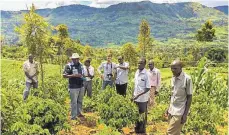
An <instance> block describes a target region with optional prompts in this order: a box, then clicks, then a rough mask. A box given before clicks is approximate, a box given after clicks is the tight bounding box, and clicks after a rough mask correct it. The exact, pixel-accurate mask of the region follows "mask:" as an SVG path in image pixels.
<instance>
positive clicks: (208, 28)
mask: <svg viewBox="0 0 229 135" xmlns="http://www.w3.org/2000/svg"><path fill="white" fill-rule="evenodd" d="M195 37H196V39H197V41H206V42H212V41H213V39H214V38H215V29H214V28H213V24H212V22H211V21H210V20H208V21H206V22H205V24H204V25H203V26H202V28H201V29H199V30H198V31H197V34H196V36H195Z"/></svg>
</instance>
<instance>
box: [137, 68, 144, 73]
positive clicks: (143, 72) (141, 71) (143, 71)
mask: <svg viewBox="0 0 229 135" xmlns="http://www.w3.org/2000/svg"><path fill="white" fill-rule="evenodd" d="M145 73H146V69H145V68H144V69H143V70H142V71H141V72H140V70H139V69H138V74H145Z"/></svg>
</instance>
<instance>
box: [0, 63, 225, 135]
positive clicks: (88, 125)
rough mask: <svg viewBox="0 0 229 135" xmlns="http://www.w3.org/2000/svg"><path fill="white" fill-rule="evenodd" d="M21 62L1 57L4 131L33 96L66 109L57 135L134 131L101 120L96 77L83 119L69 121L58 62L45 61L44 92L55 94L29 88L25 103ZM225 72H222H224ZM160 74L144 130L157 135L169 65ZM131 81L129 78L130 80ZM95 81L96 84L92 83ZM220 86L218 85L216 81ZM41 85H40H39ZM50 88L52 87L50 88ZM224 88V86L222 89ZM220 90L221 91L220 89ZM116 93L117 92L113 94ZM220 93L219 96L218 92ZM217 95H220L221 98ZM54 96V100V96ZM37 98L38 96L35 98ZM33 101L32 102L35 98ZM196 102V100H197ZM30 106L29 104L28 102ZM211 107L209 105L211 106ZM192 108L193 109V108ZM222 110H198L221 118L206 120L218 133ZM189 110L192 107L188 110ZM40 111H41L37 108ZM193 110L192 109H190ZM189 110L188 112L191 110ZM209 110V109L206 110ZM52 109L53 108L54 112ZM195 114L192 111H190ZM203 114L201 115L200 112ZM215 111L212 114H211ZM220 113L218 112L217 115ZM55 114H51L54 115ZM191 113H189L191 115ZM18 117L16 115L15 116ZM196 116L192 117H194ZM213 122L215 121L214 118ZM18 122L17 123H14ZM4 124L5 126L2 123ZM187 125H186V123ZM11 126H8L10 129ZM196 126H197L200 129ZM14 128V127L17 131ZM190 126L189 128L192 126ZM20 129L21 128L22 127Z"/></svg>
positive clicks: (162, 124) (162, 121)
mask: <svg viewBox="0 0 229 135" xmlns="http://www.w3.org/2000/svg"><path fill="white" fill-rule="evenodd" d="M22 64H23V62H22V61H15V60H7V59H2V60H1V70H2V95H1V98H2V111H3V112H2V113H3V116H7V119H4V120H5V121H3V123H4V125H3V130H5V131H7V128H9V126H11V125H12V123H10V122H11V121H10V120H11V119H13V120H18V121H19V120H20V118H19V117H20V115H18V116H17V111H16V110H21V109H22V110H23V109H26V108H22V107H24V106H26V104H30V102H34V101H33V100H35V99H36V98H41V99H44V100H46V98H49V100H51V99H52V100H54V102H55V103H58V104H60V106H62V107H63V108H62V109H63V111H64V112H65V113H64V114H62V115H63V116H62V117H63V121H62V122H63V123H62V124H63V125H66V128H64V129H63V130H61V131H59V132H58V134H61V135H65V134H69V135H78V134H79V135H87V134H99V135H105V134H108V133H112V134H134V130H133V127H134V124H133V123H132V124H130V125H129V126H127V127H122V128H120V129H118V130H117V129H116V128H114V127H112V126H109V125H106V124H105V123H104V120H102V119H101V118H100V115H99V114H100V113H101V112H99V111H98V110H97V107H96V106H99V104H103V103H96V104H95V103H93V102H96V101H98V99H97V97H100V96H101V91H100V88H101V82H100V80H99V78H97V77H96V78H95V80H94V84H93V98H92V99H89V98H88V97H86V96H85V97H84V105H83V106H84V107H83V109H84V114H85V116H86V120H74V121H71V120H70V110H69V106H70V105H69V102H70V99H69V95H68V91H67V81H66V79H64V78H62V76H61V74H60V69H59V68H60V67H59V66H58V65H52V64H45V71H44V72H45V80H46V81H45V83H47V84H48V85H52V86H48V85H45V86H47V87H48V88H47V89H46V90H47V92H49V91H48V90H50V92H52V93H54V92H56V94H54V95H49V94H48V95H49V96H48V95H46V97H45V92H44V93H43V94H42V93H39V91H42V90H41V89H40V88H39V89H38V90H36V91H38V93H39V96H38V97H37V96H33V94H34V90H33V89H32V92H31V94H30V97H29V99H28V101H27V102H26V103H23V100H22V93H23V89H24V88H25V86H24V73H23V72H22ZM192 70H194V68H193V69H192V68H191V70H190V69H189V70H187V69H185V71H187V72H188V73H191V72H192ZM210 70H217V68H213V69H210ZM218 74H220V76H221V75H222V77H224V82H221V83H225V84H226V82H227V78H226V75H225V74H227V73H218ZM223 74H224V75H223ZM161 75H162V84H163V86H162V89H161V92H160V95H159V96H158V97H157V99H156V101H157V104H156V105H155V106H154V108H152V109H151V110H148V112H149V115H148V124H147V133H148V134H158V135H163V134H165V133H166V129H167V126H168V124H167V118H165V117H164V116H163V113H164V111H165V109H166V107H167V106H168V100H167V99H168V93H169V83H168V82H169V79H170V77H171V72H170V69H169V68H163V69H161ZM131 78H132V76H130V77H129V79H130V80H131ZM130 82H131V81H130ZM95 83H96V84H95ZM132 85H133V83H132V82H131V83H130V84H129V87H128V92H129V94H128V95H130V93H131V89H132V88H133V86H132ZM217 85H220V86H221V84H217ZM39 87H41V86H39ZM51 87H53V88H51ZM54 89H58V90H56V91H55V90H54ZM225 90H226V89H225ZM105 91H114V89H106V90H105ZM222 92H223V91H222ZM223 93H224V94H227V91H226V92H223ZM9 94H11V96H12V95H15V97H14V98H13V99H9ZM57 94H61V95H57ZM114 96H117V95H114ZM193 96H194V100H193V101H194V102H195V96H197V95H195V93H194V95H193ZM221 96H222V95H221ZM221 96H220V97H221ZM128 97H129V96H127V97H126V98H128ZM55 98H56V99H55ZM36 100H38V99H36ZM36 100H35V101H36ZM55 100H60V101H55ZM196 102H198V101H196ZM218 102H222V101H218ZM37 104H38V106H40V105H41V106H42V102H41V103H37ZM198 104H201V103H197V104H195V103H193V106H192V107H191V108H193V109H197V108H198ZM30 105H31V104H30ZM215 105H217V104H216V102H215V103H213V104H212V106H215ZM10 106H12V107H13V108H11V107H10ZM210 106H211V105H210ZM7 107H10V108H11V109H13V110H15V111H12V112H9V111H7V110H6V109H7ZM194 107H195V108H194ZM198 109H201V106H199V108H198ZM203 109H205V110H206V109H207V108H203ZM220 109H221V111H218V110H211V112H205V111H203V112H200V114H199V115H200V116H201V115H203V114H204V115H208V116H209V117H210V116H214V115H217V117H218V119H221V120H222V121H219V122H217V123H216V124H214V125H215V126H214V125H213V124H212V123H208V124H209V125H211V124H212V126H213V127H214V128H215V130H216V131H217V134H220V135H221V134H227V129H228V126H227V120H228V113H227V109H226V108H224V107H220ZM191 110H192V109H191ZM40 111H41V110H40ZM192 111H194V110H192ZM192 111H191V113H192ZM206 111H209V110H206ZM54 112H55V111H54ZM58 112H59V111H56V112H55V113H56V114H55V115H58ZM193 113H194V112H193ZM202 113H203V114H202ZM213 113H215V114H213ZM218 113H220V114H221V115H220V116H219V114H218ZM9 114H10V115H9ZM53 115H54V114H53ZM191 116H192V115H191ZM191 116H189V118H188V123H187V124H190V125H192V124H193V122H194V121H193V118H192V117H191ZM17 117H18V118H17ZM36 117H38V116H36ZM195 119H197V118H194V120H195ZM207 120H209V121H212V122H214V121H213V120H214V119H211V118H204V120H203V122H202V123H201V124H206V121H207ZM215 121H216V120H215ZM16 123H17V122H16ZM5 124H6V125H5ZM187 124H186V125H187ZM186 125H185V128H184V129H188V128H191V127H189V125H187V128H186ZM7 126H8V127H7ZM20 126H21V125H20V124H19V125H17V126H13V127H14V128H16V129H18V128H19V129H20V128H23V127H20ZM199 126H200V127H204V126H203V125H199ZM13 127H11V128H13ZM200 127H199V128H200ZM16 129H14V130H16ZM191 129H192V128H191ZM21 130H22V129H21ZM208 130H210V129H196V132H195V131H191V132H190V131H184V133H185V134H193V133H195V134H198V132H199V134H211V133H210V132H211V131H208Z"/></svg>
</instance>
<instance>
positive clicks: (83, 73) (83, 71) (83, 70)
mask: <svg viewBox="0 0 229 135" xmlns="http://www.w3.org/2000/svg"><path fill="white" fill-rule="evenodd" d="M81 69H82V75H85V72H86V71H85V69H84V66H83V65H81Z"/></svg>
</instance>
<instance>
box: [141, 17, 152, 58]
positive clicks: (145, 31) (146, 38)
mask: <svg viewBox="0 0 229 135" xmlns="http://www.w3.org/2000/svg"><path fill="white" fill-rule="evenodd" d="M149 44H150V26H149V23H148V22H147V21H146V20H142V22H141V25H140V27H139V34H138V50H139V51H140V52H141V56H145V54H146V52H147V50H148V49H149V47H150V45H149Z"/></svg>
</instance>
